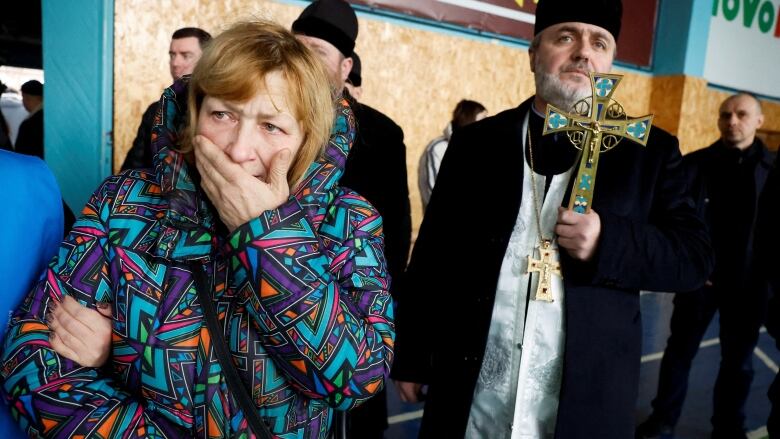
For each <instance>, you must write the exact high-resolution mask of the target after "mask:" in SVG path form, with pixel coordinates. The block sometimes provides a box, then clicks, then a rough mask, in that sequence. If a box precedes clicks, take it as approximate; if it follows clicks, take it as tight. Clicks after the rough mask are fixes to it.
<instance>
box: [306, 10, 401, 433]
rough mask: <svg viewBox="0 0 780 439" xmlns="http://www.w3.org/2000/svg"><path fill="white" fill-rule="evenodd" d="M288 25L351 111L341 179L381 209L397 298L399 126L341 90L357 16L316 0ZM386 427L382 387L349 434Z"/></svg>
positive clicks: (353, 415)
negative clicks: (351, 134)
mask: <svg viewBox="0 0 780 439" xmlns="http://www.w3.org/2000/svg"><path fill="white" fill-rule="evenodd" d="M292 31H293V32H294V33H295V34H296V36H298V38H300V40H301V41H303V42H304V43H305V44H306V45H307V46H308V47H309V48H310V49H311V50H312V51H313V52H314V53H316V54H317V55H318V56H319V57H320V59H321V60H322V61H323V63H324V65H325V67H326V68H327V70H328V73H329V74H330V77H331V82H332V83H333V85H334V87H335V89H336V90H339V91H343V93H344V96H345V97H346V98H347V99H348V100H349V103H350V107H351V108H352V110H353V111H354V113H355V122H356V125H357V137H356V139H355V142H354V144H353V145H352V149H351V150H350V152H349V156H348V158H347V164H346V166H345V169H344V175H343V176H342V177H341V180H340V181H339V184H340V185H341V186H344V187H348V188H350V189H352V190H354V191H355V192H357V193H359V194H360V195H362V196H363V197H365V198H366V199H367V200H368V201H369V202H370V203H371V204H372V205H373V206H374V207H375V208H376V209H377V210H378V211H379V213H380V214H381V215H382V224H383V230H384V235H385V258H386V259H387V266H388V270H389V272H390V277H391V279H392V281H391V284H390V292H391V293H392V294H393V296H394V298H396V299H397V291H398V285H399V280H400V278H401V275H402V274H403V272H404V268H405V267H406V260H407V258H408V255H409V247H410V246H411V235H412V217H411V207H410V205H409V188H408V186H407V182H406V146H405V145H404V133H403V130H401V127H399V126H398V125H397V124H396V123H395V122H393V121H392V120H391V119H390V118H389V117H387V116H385V115H384V114H382V113H381V112H379V111H378V110H375V109H374V108H371V107H369V106H368V105H365V104H363V103H359V102H357V101H356V100H355V99H353V97H352V96H350V95H349V92H348V91H346V90H345V83H346V81H347V78H348V76H349V74H350V72H351V71H352V67H353V59H352V56H353V55H354V49H355V40H356V38H357V34H358V21H357V16H356V15H355V12H354V11H353V10H352V7H351V6H350V5H349V4H348V3H346V2H345V1H343V0H317V1H314V2H312V3H311V4H310V5H309V6H307V7H306V8H305V9H304V10H303V12H301V15H300V16H299V17H298V19H297V20H295V22H293V25H292ZM386 428H387V401H386V395H385V392H384V391H382V392H381V393H379V394H377V395H376V396H374V397H373V398H372V399H370V400H368V401H366V402H365V403H363V405H361V406H359V407H357V408H356V409H354V410H352V411H351V412H350V413H349V429H348V432H349V437H350V438H353V439H371V438H381V437H383V431H384V430H385V429H386Z"/></svg>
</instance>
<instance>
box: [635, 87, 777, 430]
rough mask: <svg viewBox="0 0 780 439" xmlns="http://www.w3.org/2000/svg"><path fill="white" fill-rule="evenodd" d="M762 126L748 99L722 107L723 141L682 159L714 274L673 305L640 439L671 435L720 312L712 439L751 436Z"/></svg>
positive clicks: (760, 299) (764, 154) (769, 159)
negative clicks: (748, 407) (747, 423)
mask: <svg viewBox="0 0 780 439" xmlns="http://www.w3.org/2000/svg"><path fill="white" fill-rule="evenodd" d="M763 121H764V116H763V114H762V111H761V103H760V102H759V101H758V99H756V98H755V97H754V96H751V95H749V94H745V93H739V94H736V95H733V96H731V97H729V98H728V99H726V100H725V101H724V102H723V103H722V104H721V106H720V110H719V117H718V128H719V129H720V132H721V138H720V139H719V140H718V141H717V142H715V143H713V144H712V145H710V146H709V147H707V148H704V149H702V150H699V151H696V152H694V153H691V154H689V155H688V156H687V157H686V158H685V164H686V168H687V170H688V171H687V172H688V175H689V178H690V179H691V187H692V192H693V194H694V199H695V201H696V203H697V207H698V209H699V211H700V212H701V215H702V217H703V218H704V220H705V222H706V223H707V226H708V229H709V233H710V238H711V240H712V246H713V250H714V254H715V270H714V271H713V273H712V275H711V276H710V278H709V280H708V281H707V284H706V285H705V286H704V287H703V288H702V289H700V290H698V291H696V292H694V293H688V294H678V295H677V296H676V297H675V299H674V312H673V313H672V322H671V335H670V336H669V340H668V341H667V345H666V350H665V352H664V358H663V360H662V362H661V371H660V375H659V380H658V393H657V396H656V398H655V400H653V413H652V414H651V415H650V417H649V418H648V420H647V421H645V422H644V423H643V424H641V425H640V426H639V427H638V428H637V437H640V438H646V437H657V436H658V435H660V434H665V433H668V432H671V431H672V430H673V428H674V425H675V424H676V423H677V420H678V419H679V417H680V412H681V411H682V406H683V402H684V400H685V394H686V390H687V388H688V374H689V372H690V368H691V362H692V361H693V357H694V356H695V355H696V352H697V351H698V349H699V343H701V340H702V337H703V336H704V332H705V331H706V329H707V327H708V326H709V324H710V321H711V320H712V317H713V316H714V314H715V311H719V312H720V346H721V363H720V372H719V373H718V378H717V381H716V382H715V392H714V401H713V402H714V410H713V416H712V425H713V432H712V437H713V438H728V439H738V438H745V437H747V436H746V435H745V432H744V429H743V423H744V420H745V414H744V411H743V409H744V405H745V401H746V400H747V396H748V392H749V391H750V383H751V381H752V379H753V349H754V348H755V346H756V343H757V342H758V333H759V328H760V327H761V324H762V323H763V319H764V314H765V310H766V303H767V294H768V290H767V284H766V281H765V277H764V276H762V274H761V273H760V271H759V270H758V266H757V265H756V261H757V259H756V258H755V256H756V254H754V251H753V250H754V247H753V244H754V231H755V228H756V219H757V214H756V212H757V209H758V204H759V198H760V197H761V194H762V192H763V190H764V187H765V183H766V181H767V177H768V175H769V171H770V169H771V168H772V165H773V163H774V154H772V153H770V152H769V151H768V150H767V148H766V147H765V146H764V144H763V142H761V140H760V139H758V138H757V137H756V130H757V129H758V128H759V127H760V126H761V124H762V123H763Z"/></svg>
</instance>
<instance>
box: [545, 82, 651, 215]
mask: <svg viewBox="0 0 780 439" xmlns="http://www.w3.org/2000/svg"><path fill="white" fill-rule="evenodd" d="M622 78H623V75H611V74H606V73H593V72H591V73H590V86H591V90H592V94H591V96H590V97H588V98H584V99H581V100H580V101H578V102H577V103H576V104H574V108H573V109H572V110H573V112H572V113H568V112H566V111H563V110H560V109H558V108H555V107H554V106H552V105H550V104H547V114H546V115H545V118H544V131H543V132H542V134H543V135H544V134H550V133H558V132H561V131H567V135H568V137H569V140H570V141H571V142H572V143H573V144H574V146H575V147H577V148H578V149H581V150H582V153H581V158H580V166H579V168H578V169H577V176H576V178H575V180H574V184H573V186H572V190H571V198H570V200H569V209H572V210H574V211H575V212H577V213H583V214H584V213H587V212H590V208H591V204H592V202H593V189H594V188H595V187H596V168H597V166H598V164H599V154H600V153H601V152H605V151H608V150H610V149H612V148H614V147H615V146H617V144H618V143H620V141H621V140H622V139H623V138H626V139H629V140H632V141H634V142H636V143H639V144H640V145H642V146H645V145H647V139H648V137H649V135H650V127H651V126H652V124H653V115H652V114H649V115H647V116H642V117H639V118H635V119H629V118H628V117H627V116H626V113H625V112H624V111H623V107H622V106H621V105H620V104H619V103H618V102H617V101H615V100H613V99H612V95H613V94H614V93H615V89H617V86H618V84H619V83H620V80H621V79H622Z"/></svg>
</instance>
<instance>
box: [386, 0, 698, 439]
mask: <svg viewBox="0 0 780 439" xmlns="http://www.w3.org/2000/svg"><path fill="white" fill-rule="evenodd" d="M621 14H622V4H621V1H620V0H590V1H587V2H586V1H581V0H539V2H538V5H537V9H536V24H535V29H534V34H535V36H534V39H533V42H532V43H531V47H530V49H529V55H530V70H531V71H532V72H533V73H534V79H535V83H536V95H535V96H532V97H531V98H529V99H528V100H526V101H525V102H523V103H522V104H521V105H520V106H519V107H517V108H514V109H511V110H507V111H504V112H502V113H499V114H497V115H495V116H493V117H488V118H486V119H483V120H481V121H479V122H475V123H473V124H470V125H468V126H466V127H464V128H463V129H461V130H460V131H459V132H456V133H455V134H454V135H453V136H452V138H451V141H450V144H449V147H448V148H447V153H446V155H445V157H444V160H443V161H442V167H441V169H440V173H439V175H438V177H437V180H436V186H435V188H434V189H433V193H432V194H431V198H430V202H429V204H428V206H427V209H426V212H425V217H424V219H423V222H422V225H421V227H420V233H419V235H418V238H417V241H416V243H415V247H414V251H413V253H412V258H411V261H410V263H409V266H408V268H407V271H406V276H405V277H404V283H403V287H404V291H403V292H402V294H403V300H402V301H401V302H400V303H399V305H398V314H397V319H396V356H395V362H394V364H393V370H392V373H391V376H392V377H393V378H394V379H396V383H397V385H398V387H399V390H400V393H401V397H402V399H403V400H405V401H407V402H416V401H417V400H418V395H420V389H421V386H422V385H423V384H427V385H428V391H427V395H426V400H425V410H424V414H423V419H422V425H421V430H420V437H423V438H455V437H464V436H465V437H468V438H491V439H510V438H511V439H515V438H561V439H577V438H582V439H594V438H598V439H626V438H631V437H633V435H634V419H635V418H634V408H635V403H636V398H637V393H638V384H639V366H640V356H641V340H642V324H641V318H640V313H639V291H640V290H643V289H647V290H654V291H688V290H693V289H695V288H697V287H699V286H700V285H702V284H703V283H704V282H705V280H706V279H707V276H708V274H709V272H710V270H711V268H712V257H711V252H710V245H709V241H708V238H707V234H706V233H705V232H704V227H703V224H702V222H701V220H700V219H699V218H698V216H697V214H696V211H695V209H694V207H693V202H692V199H691V197H690V195H689V194H688V193H687V185H686V179H685V175H684V173H683V168H682V167H681V154H680V150H679V147H678V142H677V139H676V138H675V137H673V136H671V135H670V134H668V133H666V132H664V131H662V130H660V129H658V128H656V127H653V128H652V130H651V131H650V134H649V141H648V143H647V146H646V147H643V146H641V145H639V144H637V143H634V142H631V141H628V140H623V141H622V142H620V144H619V145H617V146H616V147H615V148H614V149H613V150H610V151H609V152H607V153H605V154H603V155H601V157H600V166H599V168H598V179H599V188H598V191H596V193H595V196H594V198H593V204H592V210H591V211H590V212H588V213H587V214H579V213H575V212H573V211H571V210H567V209H565V208H563V207H561V206H568V203H569V200H568V197H569V189H570V188H571V185H572V182H571V180H572V178H571V177H572V175H573V174H574V172H573V171H574V165H575V163H576V162H578V160H577V159H578V157H579V156H578V151H577V150H576V149H575V148H574V147H573V146H572V144H571V143H570V142H569V139H568V138H567V136H566V135H565V134H560V135H548V136H542V129H543V125H544V114H545V109H546V106H547V104H548V103H549V104H553V105H555V106H557V107H558V108H561V109H565V110H570V109H572V106H573V105H574V104H575V103H576V102H578V101H579V100H580V99H582V98H586V97H589V96H590V94H591V84H590V79H589V76H588V73H589V72H608V71H610V70H611V68H612V62H613V59H614V56H615V51H616V49H617V44H616V40H617V39H618V36H619V34H620V22H621ZM471 194H479V196H478V197H473V196H472V195H471ZM542 250H544V252H542ZM545 255H546V257H549V258H550V259H549V262H547V265H545V266H544V268H543V270H544V271H545V272H546V273H547V275H548V277H547V278H546V279H547V280H548V281H549V286H550V287H549V289H548V291H549V292H550V293H551V294H552V298H553V301H552V302H548V301H542V300H537V297H536V295H535V294H534V292H535V291H537V286H538V284H539V277H540V274H541V273H539V272H534V271H533V270H531V268H532V267H530V266H529V265H530V262H529V261H530V260H531V259H533V260H541V259H543V258H542V256H545ZM556 263H558V264H559V269H558V270H556V271H555V272H553V271H552V270H548V269H549V268H550V267H555V266H556V265H557V264H556ZM539 271H542V270H541V269H540V270H539Z"/></svg>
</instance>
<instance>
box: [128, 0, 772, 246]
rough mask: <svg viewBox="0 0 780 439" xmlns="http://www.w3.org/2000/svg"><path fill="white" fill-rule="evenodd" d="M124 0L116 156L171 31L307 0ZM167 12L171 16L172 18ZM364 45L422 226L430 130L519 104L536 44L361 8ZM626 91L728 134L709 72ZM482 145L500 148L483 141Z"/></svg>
mask: <svg viewBox="0 0 780 439" xmlns="http://www.w3.org/2000/svg"><path fill="white" fill-rule="evenodd" d="M149 4H150V2H148V1H143V0H117V1H116V6H115V11H116V34H115V35H116V37H115V78H114V80H115V90H114V97H115V101H114V105H115V107H114V127H115V132H114V140H115V156H114V166H115V169H118V168H119V166H120V165H121V163H122V161H123V160H124V156H125V154H126V152H127V149H128V148H129V146H130V144H131V142H132V140H133V138H134V137H135V131H136V129H137V127H138V123H139V120H140V117H141V114H142V112H143V110H144V109H145V108H146V107H147V105H149V103H150V102H152V101H153V100H156V99H157V98H158V97H159V95H160V92H161V91H162V89H163V88H164V87H166V86H167V85H168V84H169V83H170V76H169V74H168V65H167V51H168V44H169V41H170V34H171V33H172V32H173V31H174V30H175V29H177V28H179V27H182V26H191V25H194V26H200V27H203V28H204V29H206V30H208V31H209V32H212V33H214V34H217V33H219V30H220V29H223V28H224V27H226V26H227V25H229V24H230V23H232V22H234V21H236V20H238V19H250V18H252V17H253V16H259V17H265V18H271V19H273V20H276V21H277V22H279V23H280V24H282V25H284V26H288V27H289V26H290V24H291V23H292V21H293V20H294V19H295V18H296V17H297V16H298V14H299V13H300V11H301V8H300V7H297V6H292V5H287V4H278V3H274V2H273V1H270V0H264V1H260V0H223V1H221V2H211V1H208V0H198V1H192V0H166V1H160V2H155V3H154V4H156V5H157V7H156V8H154V9H150V8H149V7H148V6H149ZM163 17H164V19H163ZM356 47H357V48H356V51H357V52H358V53H359V54H360V56H361V59H362V61H363V88H364V89H365V91H364V95H363V100H364V101H365V102H366V103H367V104H369V105H371V106H373V107H375V108H377V109H379V110H381V111H382V112H384V113H385V114H387V115H388V116H390V117H391V118H392V119H393V120H395V121H396V122H397V123H398V124H399V125H400V126H401V127H402V128H403V129H404V133H405V135H406V139H405V143H406V147H407V171H408V176H409V191H410V197H411V203H412V213H413V224H414V230H415V233H416V230H417V227H418V226H419V223H420V220H421V218H422V205H421V202H420V197H419V192H418V190H417V163H418V160H419V157H420V154H421V153H422V150H423V148H424V147H425V145H426V144H427V143H428V141H429V140H431V139H432V138H434V137H436V136H438V135H439V134H440V133H441V131H442V130H443V129H444V127H445V126H446V125H447V123H448V122H449V119H450V117H451V114H452V109H453V107H454V106H455V104H456V103H457V102H458V101H459V100H460V99H463V98H467V99H473V100H476V101H479V102H481V103H482V104H484V105H485V106H486V107H487V108H488V111H489V112H490V114H495V113H498V112H500V111H502V110H505V109H508V108H512V107H515V106H517V105H519V104H520V103H521V102H522V101H523V100H525V99H526V98H527V97H529V96H530V95H531V94H532V93H533V90H534V84H533V75H532V74H531V72H530V69H529V65H528V63H529V60H528V54H527V51H526V50H525V49H523V48H516V47H508V46H506V45H503V44H499V43H496V42H490V41H486V40H475V39H472V38H467V37H461V36H456V35H452V34H442V33H438V32H433V31H427V30H421V29H418V28H410V27H405V26H400V25H397V24H393V23H389V22H387V21H383V20H381V19H378V18H365V17H361V18H360V33H359V36H358V41H357V46H356ZM617 72H618V73H624V74H625V75H626V77H625V79H624V81H623V83H622V84H621V86H620V89H619V90H618V91H617V94H616V98H617V99H618V100H619V101H620V102H621V103H622V104H623V105H624V107H625V109H626V112H627V113H628V114H630V115H636V116H639V115H644V114H647V113H654V114H655V115H656V119H655V120H656V124H657V125H658V126H660V127H662V128H664V129H666V130H668V131H670V132H672V133H674V134H677V135H678V136H679V137H680V143H681V147H682V149H683V151H684V152H689V151H692V150H695V149H698V148H701V147H703V146H706V145H709V144H710V143H712V142H713V141H714V140H715V139H717V138H718V136H719V133H718V130H717V126H716V118H717V110H718V107H719V105H720V102H721V101H722V100H723V99H725V97H727V96H728V94H727V93H725V92H722V91H717V90H713V89H711V88H708V87H707V84H706V82H705V81H704V80H702V79H698V78H691V77H683V76H673V77H656V78H653V77H652V76H650V75H647V74H638V73H627V72H625V71H620V70H618V71H617ZM764 111H765V113H766V120H767V122H766V123H765V128H766V129H767V130H773V131H780V105H778V104H777V103H765V104H764ZM475 154H490V145H488V144H486V145H479V148H478V149H475Z"/></svg>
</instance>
